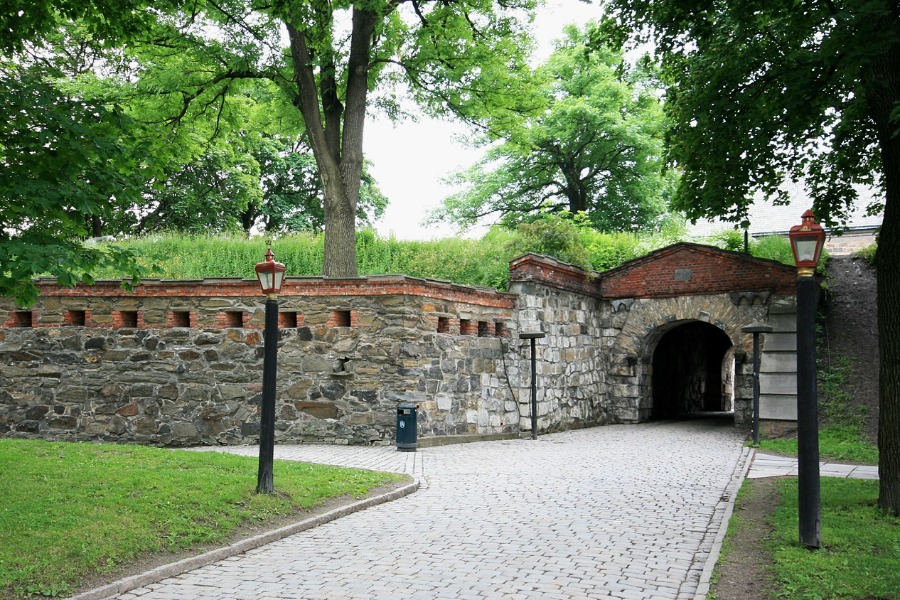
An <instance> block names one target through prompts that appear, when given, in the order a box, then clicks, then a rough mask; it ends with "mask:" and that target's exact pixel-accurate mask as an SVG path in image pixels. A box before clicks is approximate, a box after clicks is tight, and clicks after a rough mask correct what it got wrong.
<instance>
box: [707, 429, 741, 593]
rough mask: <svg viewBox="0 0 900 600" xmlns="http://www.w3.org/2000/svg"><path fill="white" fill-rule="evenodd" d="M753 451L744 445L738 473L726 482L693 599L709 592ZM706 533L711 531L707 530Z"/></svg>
mask: <svg viewBox="0 0 900 600" xmlns="http://www.w3.org/2000/svg"><path fill="white" fill-rule="evenodd" d="M754 452H755V450H754V449H753V448H749V447H747V446H744V449H743V450H742V451H741V457H740V459H738V464H737V467H736V468H735V470H734V472H735V473H736V474H737V473H740V474H739V475H737V476H732V478H731V482H730V483H729V484H728V487H726V488H725V494H723V496H724V497H726V498H727V499H725V500H723V503H724V506H723V505H721V504H720V506H722V507H723V508H724V513H723V514H722V520H721V522H720V523H719V528H718V531H717V532H716V537H715V539H714V540H713V545H712V548H711V549H710V551H709V556H707V558H706V564H705V565H704V566H703V571H702V572H701V573H700V581H699V582H698V584H697V592H696V593H695V594H694V600H705V599H706V596H707V595H708V594H709V588H710V581H711V579H712V574H713V570H715V568H716V563H717V562H718V561H719V555H720V554H721V553H722V542H723V541H724V540H725V534H726V533H728V522H729V521H731V515H732V514H733V513H734V504H735V501H736V500H737V493H738V490H740V489H741V485H742V484H743V483H744V480H745V479H747V472H748V471H749V470H750V465H751V464H752V463H753V455H754ZM707 533H711V532H709V531H707Z"/></svg>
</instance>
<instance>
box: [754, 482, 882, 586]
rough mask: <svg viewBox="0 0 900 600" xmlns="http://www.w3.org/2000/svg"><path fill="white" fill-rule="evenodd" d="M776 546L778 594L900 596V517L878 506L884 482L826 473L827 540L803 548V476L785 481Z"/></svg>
mask: <svg viewBox="0 0 900 600" xmlns="http://www.w3.org/2000/svg"><path fill="white" fill-rule="evenodd" d="M780 486H781V502H780V504H779V506H778V508H777V509H776V511H775V514H774V516H773V523H774V526H775V532H774V534H773V536H772V542H771V543H772V550H773V557H774V562H775V576H776V580H777V583H776V585H777V587H778V590H777V596H776V597H778V598H791V599H797V600H804V599H810V600H813V599H826V598H827V599H828V600H851V599H852V600H868V599H875V598H879V599H888V598H892V599H897V598H900V518H897V517H888V516H885V515H883V514H882V513H881V511H880V510H879V509H878V508H877V507H876V505H875V501H876V499H877V497H878V482H877V481H868V480H852V479H835V478H830V477H823V478H822V481H821V500H822V544H823V547H822V548H821V549H819V550H815V551H812V550H807V549H806V548H802V547H800V544H799V533H798V527H799V525H798V514H797V480H796V478H790V479H784V480H783V481H781V482H780Z"/></svg>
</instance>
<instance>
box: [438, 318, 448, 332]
mask: <svg viewBox="0 0 900 600" xmlns="http://www.w3.org/2000/svg"><path fill="white" fill-rule="evenodd" d="M437 332H438V333H450V319H449V318H447V317H438V326H437Z"/></svg>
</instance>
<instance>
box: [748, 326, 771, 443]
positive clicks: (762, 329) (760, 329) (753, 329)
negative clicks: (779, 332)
mask: <svg viewBox="0 0 900 600" xmlns="http://www.w3.org/2000/svg"><path fill="white" fill-rule="evenodd" d="M741 331H743V332H744V333H752V334H753V444H754V445H755V446H759V334H761V333H772V328H771V327H769V326H768V325H761V324H759V323H754V324H752V325H747V326H746V327H742V328H741Z"/></svg>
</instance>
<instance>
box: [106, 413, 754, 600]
mask: <svg viewBox="0 0 900 600" xmlns="http://www.w3.org/2000/svg"><path fill="white" fill-rule="evenodd" d="M741 442H742V436H741V435H740V434H739V433H738V432H736V431H735V430H734V428H733V427H731V426H730V425H726V424H725V423H715V422H709V421H693V422H682V423H650V424H642V425H613V426H607V427H597V428H592V429H586V430H579V431H570V432H565V433H558V434H552V435H545V436H542V437H541V438H540V439H539V440H537V441H532V440H512V441H501V442H478V443H472V444H463V445H455V446H444V447H437V448H424V449H420V450H419V451H418V452H415V453H407V452H397V451H396V450H395V449H394V448H393V447H379V448H359V447H341V446H278V447H276V458H289V459H297V460H307V461H312V462H322V463H328V464H339V465H347V466H358V467H364V468H373V469H379V470H386V471H395V472H405V473H409V474H412V475H414V476H416V477H419V478H420V479H421V481H422V486H421V488H420V489H419V491H418V492H416V493H415V494H413V495H411V496H408V497H405V498H402V499H400V500H397V501H395V502H391V503H388V504H384V505H380V506H377V507H374V508H370V509H367V510H364V511H361V512H358V513H354V514H352V515H349V516H346V517H343V518H341V519H338V520H336V521H333V522H331V523H328V524H326V525H323V526H320V527H317V528H315V529H312V530H309V531H306V532H303V533H300V534H297V535H293V536H291V537H288V538H285V539H283V540H281V541H279V542H275V543H273V544H269V545H267V546H264V547H261V548H258V549H256V550H253V551H250V552H247V553H245V554H242V555H239V556H235V557H232V558H229V559H226V560H222V561H220V562H218V563H215V564H212V565H210V566H207V567H203V568H200V569H197V570H194V571H191V572H189V573H185V574H183V575H180V576H178V577H173V578H171V579H167V580H164V581H162V582H160V583H158V584H153V585H150V586H147V587H144V588H140V589H137V590H134V591H132V592H129V593H126V594H123V595H121V596H119V597H120V598H122V599H127V600H131V599H137V598H140V599H142V600H170V599H172V600H174V599H179V600H181V599H185V598H198V599H205V598H234V599H256V598H271V599H279V598H285V599H287V598H292V599H309V600H312V599H320V598H321V599H326V598H327V599H329V600H334V599H367V598H377V599H381V598H403V599H427V600H431V599H469V598H471V599H491V598H509V599H513V598H528V599H531V598H541V599H545V598H546V599H555V598H560V599H562V598H566V599H575V598H623V599H648V598H660V599H667V598H671V599H682V598H694V597H695V595H697V593H698V583H699V582H700V580H701V572H703V569H704V567H705V566H706V563H707V559H708V557H709V555H710V550H711V548H712V547H713V544H714V540H715V538H716V537H717V535H718V534H719V530H720V528H721V527H723V526H724V524H723V523H722V520H723V517H724V516H725V514H726V512H728V511H729V510H730V506H729V502H728V500H729V498H730V496H731V495H733V494H734V493H736V490H737V487H738V486H739V485H740V481H741V478H742V475H743V472H742V469H743V467H744V465H743V463H744V462H745V461H746V457H747V451H746V449H744V448H742V444H741ZM230 450H231V451H235V449H230ZM237 451H241V449H237ZM243 451H244V452H247V453H249V454H252V455H256V453H257V449H256V448H245V449H243ZM276 487H277V470H276ZM707 574H708V572H707ZM700 587H701V590H700V593H701V595H702V591H703V590H702V587H703V586H700Z"/></svg>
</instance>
